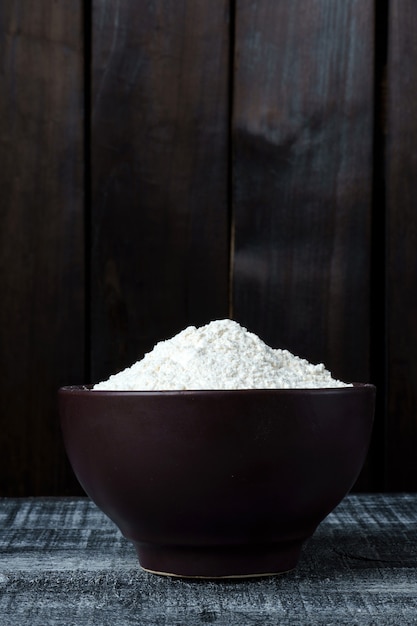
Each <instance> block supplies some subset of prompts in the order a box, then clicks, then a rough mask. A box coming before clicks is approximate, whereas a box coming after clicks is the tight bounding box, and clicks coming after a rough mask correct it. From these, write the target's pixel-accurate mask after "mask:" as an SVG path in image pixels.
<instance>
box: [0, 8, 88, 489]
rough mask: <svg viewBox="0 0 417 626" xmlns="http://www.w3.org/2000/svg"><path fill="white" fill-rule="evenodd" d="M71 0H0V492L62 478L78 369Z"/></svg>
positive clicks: (76, 118)
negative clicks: (69, 395) (64, 432)
mask: <svg viewBox="0 0 417 626" xmlns="http://www.w3.org/2000/svg"><path fill="white" fill-rule="evenodd" d="M81 26H82V20H81V2H78V1H76V0H57V1H56V2H53V3H51V2H49V1H48V0H36V1H35V0H29V1H26V0H24V1H23V0H2V2H1V4H0V64H1V70H0V93H1V96H0V190H1V201H0V292H1V306H0V343H1V346H0V371H1V377H2V384H1V393H0V416H1V417H0V419H1V433H2V434H1V442H2V444H1V447H2V449H1V454H0V493H1V494H3V495H7V494H14V495H28V494H41V493H43V494H47V493H49V494H54V493H62V492H63V490H65V487H66V486H67V481H69V483H71V479H70V478H69V476H70V471H69V469H68V466H67V463H66V460H65V453H64V451H63V446H62V444H61V435H60V432H59V427H58V419H57V410H56V390H57V388H58V386H59V385H62V384H65V383H70V382H71V381H72V382H74V383H75V382H79V381H80V380H82V378H83V376H84V318H83V315H84V310H83V307H84V300H83V289H84V283H83V272H84V268H83V254H84V252H83V189H82V178H83V169H82V168H83V163H82V148H83V139H82V119H83V115H82V33H81Z"/></svg>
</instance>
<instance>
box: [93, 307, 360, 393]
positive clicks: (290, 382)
mask: <svg viewBox="0 0 417 626" xmlns="http://www.w3.org/2000/svg"><path fill="white" fill-rule="evenodd" d="M346 386H349V385H346V383H343V382H341V381H338V380H335V379H333V378H332V377H331V374H330V372H328V371H327V370H326V369H325V367H324V365H323V364H319V365H312V364H311V363H309V362H308V361H306V360H305V359H301V358H300V357H297V356H294V355H293V354H291V352H288V350H279V349H278V350H275V349H273V348H270V347H269V346H267V345H266V344H265V343H264V342H263V341H262V340H261V339H260V338H259V337H258V336H257V335H254V334H253V333H250V332H248V331H247V330H246V328H243V327H242V326H240V325H239V324H238V323H237V322H234V321H232V320H229V319H225V320H217V321H214V322H211V323H210V324H207V325H206V326H202V327H200V328H196V327H195V326H189V327H188V328H186V329H185V330H183V331H182V332H180V333H178V335H175V337H173V338H172V339H169V340H167V341H161V342H160V343H157V344H156V346H155V347H154V348H153V350H152V351H151V352H148V353H147V354H145V356H144V358H143V359H142V360H140V361H137V362H136V363H135V364H134V365H132V366H131V367H129V368H127V369H125V370H123V371H121V372H119V373H118V374H115V375H113V376H110V378H109V379H108V380H106V381H104V382H101V383H98V384H96V385H95V386H94V389H97V390H100V389H101V390H120V391H122V390H125V391H147V390H155V391H162V390H181V389H276V388H280V389H294V388H317V387H346Z"/></svg>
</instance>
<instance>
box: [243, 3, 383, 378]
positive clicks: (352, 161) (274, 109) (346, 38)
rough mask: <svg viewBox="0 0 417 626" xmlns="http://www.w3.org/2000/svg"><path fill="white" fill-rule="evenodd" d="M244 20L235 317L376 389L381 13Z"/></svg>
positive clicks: (351, 9) (343, 8) (274, 7)
mask: <svg viewBox="0 0 417 626" xmlns="http://www.w3.org/2000/svg"><path fill="white" fill-rule="evenodd" d="M236 11H237V12H236V52H235V77H234V81H235V88H234V119H233V149H234V158H235V167H234V187H233V189H234V220H233V222H234V232H235V241H234V248H235V255H234V263H233V313H234V317H235V318H236V319H238V320H239V321H241V322H243V323H244V324H245V325H247V326H248V327H250V328H251V329H252V330H254V331H255V332H258V333H259V334H261V335H262V336H263V338H264V339H265V340H267V341H268V343H270V344H271V345H275V346H276V347H284V348H287V349H290V350H291V351H293V352H296V353H297V354H299V355H300V356H303V357H305V358H308V359H309V360H311V361H313V362H323V361H324V362H325V364H326V365H327V366H328V367H329V368H330V369H331V370H332V371H333V372H334V374H335V375H336V376H337V377H340V378H342V379H344V380H368V376H369V323H370V319H369V299H370V209H371V179H372V124H373V34H374V33H373V2H372V1H371V0H360V1H358V0H346V1H344V2H333V1H332V0H312V1H310V2H303V1H301V0H295V1H291V2H283V1H278V2H253V1H249V0H242V1H241V2H238V3H237V4H236Z"/></svg>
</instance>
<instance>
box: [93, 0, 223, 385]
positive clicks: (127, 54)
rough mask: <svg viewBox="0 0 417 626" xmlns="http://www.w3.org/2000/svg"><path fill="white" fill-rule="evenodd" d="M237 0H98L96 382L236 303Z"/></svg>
mask: <svg viewBox="0 0 417 626" xmlns="http://www.w3.org/2000/svg"><path fill="white" fill-rule="evenodd" d="M228 22H229V2H228V1H227V0H216V1H215V2H194V1H193V0H168V1H166V0H165V1H162V0H154V1H151V2H144V1H140V2H129V1H127V0H120V1H118V2H107V1H105V0H94V2H93V77H92V78H93V92H92V100H93V117H92V190H93V205H92V229H93V232H92V243H93V246H92V254H93V257H92V258H93V263H92V378H93V380H94V381H96V380H98V379H100V378H102V377H107V376H108V375H109V374H110V373H111V372H114V371H116V370H118V369H120V368H121V367H123V366H127V365H130V364H131V363H132V362H133V361H136V360H137V359H138V358H140V357H141V356H142V355H143V353H144V352H146V351H148V350H150V349H151V348H152V347H153V345H154V344H155V343H156V342H157V341H159V340H161V339H165V338H167V337H169V336H172V335H174V334H175V333H177V332H178V331H179V330H182V329H183V328H184V327H185V326H187V325H189V324H195V325H200V324H203V323H206V322H208V321H209V320H210V319H213V318H218V317H225V316H226V315H227V310H228V263H229V261H228V208H227V194H228V186H227V185H228V164H227V159H228V126H227V125H228V111H229V109H228V107H229V96H228V81H229V76H228V55H229V23H228Z"/></svg>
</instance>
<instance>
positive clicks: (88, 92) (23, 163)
mask: <svg viewBox="0 0 417 626" xmlns="http://www.w3.org/2000/svg"><path fill="white" fill-rule="evenodd" d="M416 32H417V4H416V3H415V2H414V0H382V1H381V0H378V2H377V1H376V0H309V1H308V2H306V0H146V1H145V0H118V1H114V0H113V1H111V2H110V1H109V0H90V1H88V0H55V2H50V0H2V2H1V4H0V192H1V193H0V294H1V306H0V359H1V361H0V373H1V379H0V380H1V389H0V416H1V417H0V419H1V430H0V495H32V494H33V495H39V494H49V495H56V494H71V493H80V488H79V487H78V485H77V483H76V481H75V479H74V477H73V476H72V472H71V470H70V468H69V466H68V463H67V461H66V457H65V453H64V450H63V446H62V443H61V438H60V432H59V427H58V418H57V407H56V390H57V388H58V387H59V386H60V385H62V384H73V383H74V384H75V383H86V382H92V381H96V380H98V379H102V378H103V377H106V376H107V375H108V374H110V373H111V372H114V371H117V370H119V369H121V368H122V367H125V366H128V365H130V364H131V363H132V362H134V361H135V360H137V359H138V358H139V357H141V356H142V355H143V353H144V352H146V351H148V350H150V349H151V348H152V346H153V345H154V344H155V343H156V342H157V341H159V340H161V339H164V338H167V337H169V336H172V335H173V334H175V333H176V332H178V331H179V330H181V329H182V328H184V327H185V326H187V325H189V324H195V325H200V324H204V323H207V322H208V321H210V320H211V319H215V318H221V317H233V318H234V319H236V320H238V321H239V322H241V323H242V324H244V325H245V326H247V327H248V328H249V329H250V330H252V331H254V332H256V333H257V334H259V335H260V336H261V337H262V338H263V339H264V340H265V341H267V342H268V343H269V344H271V345H273V346H276V347H285V348H288V349H290V350H291V351H293V352H295V353H297V354H299V355H301V356H304V357H306V358H308V359H309V360H312V361H314V362H316V361H323V362H324V363H325V364H326V365H327V366H328V367H329V368H330V369H331V370H332V372H333V373H334V374H335V375H336V376H339V377H341V378H343V379H346V380H359V381H371V382H373V383H375V384H376V385H377V386H378V403H377V412H376V420H375V429H374V437H373V442H372V446H371V450H370V453H369V457H368V461H367V464H366V467H365V469H364V471H363V473H362V476H361V478H360V479H359V481H358V483H357V486H356V488H357V489H360V490H416V489H417V464H416V463H415V461H414V458H415V456H416V452H417V384H416V383H417V200H416V198H417V114H416V111H417V108H416V107H417V39H416V37H415V33H416Z"/></svg>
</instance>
